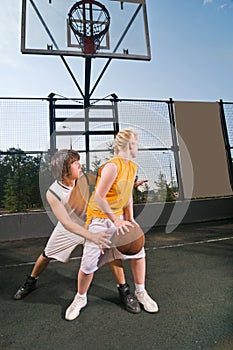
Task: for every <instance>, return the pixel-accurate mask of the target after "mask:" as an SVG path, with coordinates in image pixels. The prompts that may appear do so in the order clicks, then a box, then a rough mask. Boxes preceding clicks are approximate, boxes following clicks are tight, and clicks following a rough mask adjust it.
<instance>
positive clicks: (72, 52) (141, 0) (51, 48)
mask: <svg viewBox="0 0 233 350" xmlns="http://www.w3.org/2000/svg"><path fill="white" fill-rule="evenodd" d="M35 1H37V0H22V17H21V52H22V53H23V54H32V55H57V56H76V57H84V58H85V57H92V58H110V59H112V58H114V59H127V60H142V61H150V60H151V48H150V38H149V28H148V18H147V9H146V0H108V1H109V3H116V5H119V6H122V7H123V6H124V5H127V3H128V4H131V5H132V4H135V6H137V10H136V11H135V14H134V17H132V19H131V22H130V23H128V24H127V26H126V28H125V31H124V32H123V33H121V36H120V37H119V43H120V41H122V40H123V39H124V37H125V35H127V31H128V30H129V29H130V26H131V25H132V23H133V22H134V21H135V18H136V17H137V16H138V13H139V11H140V15H141V17H142V20H143V31H144V32H143V37H144V39H145V44H144V46H145V52H144V53H143V54H142V55H141V54H135V53H131V52H127V50H125V51H123V52H121V53H119V52H116V51H115V52H114V50H113V51H110V50H109V45H110V44H109V40H110V39H109V33H107V34H106V37H105V38H104V40H103V43H102V44H101V47H100V49H107V50H106V51H105V52H99V51H97V52H95V53H93V54H91V55H90V54H85V53H84V52H82V51H81V50H80V51H79V50H78V49H79V46H78V43H77V45H75V44H74V43H73V44H72V43H71V37H70V36H69V34H68V31H67V42H68V40H69V42H70V44H71V45H70V47H69V48H68V44H67V49H65V50H64V49H59V46H58V44H57V42H56V40H55V39H54V35H53V33H52V32H51V30H50V28H49V26H48V24H47V23H46V21H45V19H44V18H43V15H42V14H41V13H40V11H39V10H38V8H37V6H36V4H35ZM40 1H42V0H40ZM45 1H46V0H45ZM54 1H55V0H54ZM60 1H63V0H60ZM47 2H48V3H50V4H51V3H52V1H51V0H50V1H49V0H47ZM100 2H101V0H100ZM105 2H106V0H105ZM72 3H73V4H74V3H75V1H72ZM117 3H118V4H117ZM29 6H32V7H33V9H34V10H35V13H36V15H37V17H38V19H39V21H40V23H41V24H42V25H43V27H44V29H45V31H46V32H47V35H48V37H49V38H50V40H51V43H52V44H51V45H47V47H44V48H32V47H29V46H28V44H27V20H28V18H27V11H28V7H29ZM71 6H72V4H71ZM133 6H134V5H133ZM64 16H67V13H66V14H64ZM65 23H66V26H67V17H65ZM65 30H67V28H66V29H65V28H64V31H65Z"/></svg>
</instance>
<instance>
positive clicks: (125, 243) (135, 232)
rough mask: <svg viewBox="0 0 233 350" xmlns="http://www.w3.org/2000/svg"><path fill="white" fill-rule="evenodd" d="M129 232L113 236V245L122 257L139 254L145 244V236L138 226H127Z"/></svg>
mask: <svg viewBox="0 0 233 350" xmlns="http://www.w3.org/2000/svg"><path fill="white" fill-rule="evenodd" d="M127 227H128V229H129V232H127V231H125V234H124V235H123V234H122V233H119V234H118V235H117V234H115V236H114V240H113V243H114V245H115V247H116V248H117V249H118V250H119V251H120V252H121V253H122V254H124V255H134V254H137V253H138V252H140V250H141V249H142V248H143V247H144V244H145V235H144V232H143V231H142V229H141V228H140V226H137V225H134V226H133V227H131V226H127Z"/></svg>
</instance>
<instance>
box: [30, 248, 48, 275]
mask: <svg viewBox="0 0 233 350" xmlns="http://www.w3.org/2000/svg"><path fill="white" fill-rule="evenodd" d="M50 260H51V259H49V258H47V257H45V256H43V254H41V255H40V256H39V258H38V259H37V261H36V263H35V265H34V267H33V269H32V272H31V277H33V278H36V277H39V276H40V274H41V273H42V272H43V271H44V270H45V269H46V267H47V265H48V263H49V262H50Z"/></svg>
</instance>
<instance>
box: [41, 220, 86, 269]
mask: <svg viewBox="0 0 233 350" xmlns="http://www.w3.org/2000/svg"><path fill="white" fill-rule="evenodd" d="M83 243H84V238H83V237H81V236H78V235H76V234H74V233H72V232H70V231H67V230H65V229H62V228H61V227H59V228H58V227H57V226H56V227H55V229H54V230H53V233H52V234H51V236H50V238H49V240H48V242H47V244H46V247H45V249H44V254H45V256H46V257H47V258H50V259H56V260H58V261H61V262H64V263H65V262H68V261H69V258H70V255H71V253H72V251H73V250H74V249H75V248H76V247H77V246H78V245H79V244H83Z"/></svg>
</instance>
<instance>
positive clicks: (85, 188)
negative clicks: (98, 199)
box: [68, 173, 96, 217]
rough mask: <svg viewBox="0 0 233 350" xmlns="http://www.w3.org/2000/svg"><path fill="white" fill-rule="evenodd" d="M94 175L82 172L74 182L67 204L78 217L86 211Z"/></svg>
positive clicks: (94, 178) (94, 179) (93, 183)
mask: <svg viewBox="0 0 233 350" xmlns="http://www.w3.org/2000/svg"><path fill="white" fill-rule="evenodd" d="M95 181H96V176H95V175H93V174H89V173H88V174H83V175H82V176H81V177H80V178H79V179H78V180H77V181H76V183H75V186H74V188H73V190H72V192H71V194H70V198H69V200H68V205H69V207H70V209H71V210H72V211H74V212H75V214H76V215H77V216H78V217H80V216H82V215H83V214H84V213H85V212H86V208H87V204H88V201H89V198H90V194H91V193H90V192H91V191H90V190H91V187H93V186H94V185H95Z"/></svg>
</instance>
